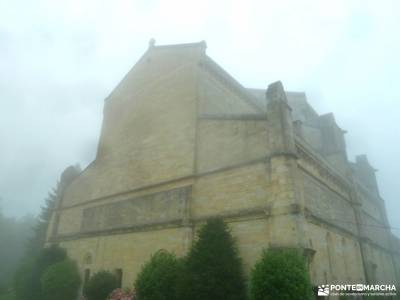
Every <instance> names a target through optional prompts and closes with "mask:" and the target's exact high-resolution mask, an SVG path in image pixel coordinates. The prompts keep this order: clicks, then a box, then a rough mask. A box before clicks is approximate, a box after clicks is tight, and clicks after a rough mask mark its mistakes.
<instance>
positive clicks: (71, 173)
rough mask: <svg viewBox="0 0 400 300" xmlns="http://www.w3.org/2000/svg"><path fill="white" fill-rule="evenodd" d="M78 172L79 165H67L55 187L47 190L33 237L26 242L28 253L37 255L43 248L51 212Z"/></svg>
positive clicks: (79, 170)
mask: <svg viewBox="0 0 400 300" xmlns="http://www.w3.org/2000/svg"><path fill="white" fill-rule="evenodd" d="M80 172H81V169H80V167H79V165H75V166H69V167H68V168H66V169H65V170H64V172H63V173H62V174H61V177H60V180H59V181H58V182H57V185H56V187H55V188H53V189H52V190H51V191H50V192H49V194H48V196H47V198H46V199H45V203H44V205H43V206H42V207H41V211H40V213H39V216H38V218H37V222H36V225H35V226H34V235H33V238H32V239H31V240H30V241H29V243H28V254H29V255H37V254H38V253H39V252H40V250H41V249H42V248H43V246H44V244H45V242H46V235H47V229H48V227H49V222H50V218H51V214H52V212H53V210H54V209H55V208H56V206H57V204H58V203H59V201H60V200H61V199H62V196H63V193H64V190H65V188H66V187H67V186H68V185H69V184H70V183H71V182H72V181H73V180H74V179H75V178H76V177H77V176H78V175H79V174H80Z"/></svg>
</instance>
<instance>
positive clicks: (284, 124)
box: [266, 81, 296, 156]
mask: <svg viewBox="0 0 400 300" xmlns="http://www.w3.org/2000/svg"><path fill="white" fill-rule="evenodd" d="M266 98H267V118H268V121H269V122H268V123H269V126H270V134H271V139H270V145H271V149H272V154H273V155H281V154H283V155H293V156H296V149H295V142H294V134H293V120H292V113H291V111H292V109H291V108H290V106H289V105H288V101H287V99H286V93H285V91H284V89H283V85H282V83H281V82H280V81H277V82H274V83H272V84H270V85H269V86H268V89H267V92H266Z"/></svg>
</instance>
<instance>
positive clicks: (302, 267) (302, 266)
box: [250, 249, 312, 300]
mask: <svg viewBox="0 0 400 300" xmlns="http://www.w3.org/2000/svg"><path fill="white" fill-rule="evenodd" d="M311 297H312V286H311V283H310V279H309V274H308V271H307V267H306V263H305V259H304V257H303V256H302V255H301V254H300V253H299V252H298V251H297V250H295V249H293V250H291V249H285V250H284V249H279V250H278V249H276V250H267V251H264V252H263V254H262V257H261V260H260V261H258V262H257V263H256V264H255V266H254V268H253V270H252V272H251V280H250V299H251V300H275V299H281V300H307V299H311Z"/></svg>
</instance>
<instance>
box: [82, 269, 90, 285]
mask: <svg viewBox="0 0 400 300" xmlns="http://www.w3.org/2000/svg"><path fill="white" fill-rule="evenodd" d="M89 279H90V269H85V274H84V276H83V287H85V286H86V285H87V283H88V281H89Z"/></svg>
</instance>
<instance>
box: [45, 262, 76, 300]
mask: <svg viewBox="0 0 400 300" xmlns="http://www.w3.org/2000/svg"><path fill="white" fill-rule="evenodd" d="M40 281H41V284H42V295H43V299H44V300H53V299H55V298H57V300H75V299H76V298H77V296H78V289H79V286H80V283H81V278H80V275H79V271H78V267H77V266H76V264H75V263H74V262H73V261H71V260H69V259H65V260H64V261H61V262H58V263H55V264H53V265H51V266H49V267H48V268H47V269H46V270H45V271H44V272H43V275H42V277H41V279H40Z"/></svg>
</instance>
